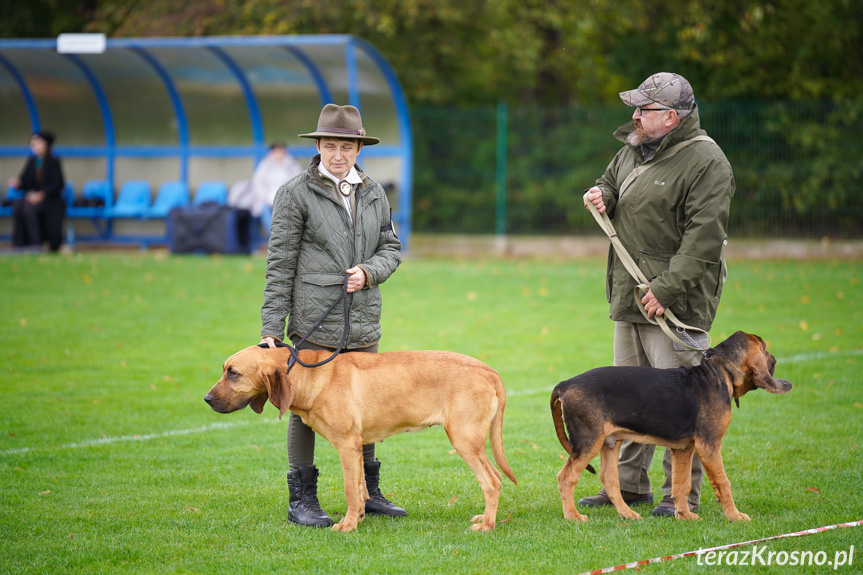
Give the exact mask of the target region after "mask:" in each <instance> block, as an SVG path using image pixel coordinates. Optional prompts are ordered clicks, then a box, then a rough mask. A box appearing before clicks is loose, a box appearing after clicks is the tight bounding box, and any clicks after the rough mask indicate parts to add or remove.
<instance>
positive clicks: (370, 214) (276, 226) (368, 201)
mask: <svg viewBox="0 0 863 575" xmlns="http://www.w3.org/2000/svg"><path fill="white" fill-rule="evenodd" d="M299 136H300V137H301V138H311V139H314V140H315V145H316V146H317V150H318V155H316V156H315V157H314V158H312V161H311V163H310V164H309V167H308V168H307V169H306V170H305V171H304V172H302V173H301V174H299V175H297V176H295V177H294V178H292V179H291V180H290V181H288V182H287V183H285V184H284V185H282V186H281V187H280V188H279V190H278V192H276V197H275V201H274V204H273V220H272V227H271V233H270V240H269V245H268V248H267V283H266V288H265V290H264V305H263V307H262V308H261V319H262V323H263V327H262V329H261V343H262V344H267V345H269V346H270V347H275V346H276V342H282V341H283V340H284V338H285V336H286V334H287V337H288V338H290V339H291V340H292V342H293V344H294V346H295V347H297V348H298V349H313V350H329V351H333V352H334V351H335V350H336V349H338V348H339V344H340V343H341V342H342V340H343V339H344V345H343V348H342V353H345V352H370V353H377V351H378V342H379V341H380V338H381V325H380V317H381V293H380V289H379V286H380V284H382V283H383V282H384V281H386V280H387V278H389V277H390V275H392V273H393V272H395V270H396V268H397V267H398V266H399V264H400V263H401V242H400V241H399V239H398V237H396V234H395V230H394V229H393V224H392V218H391V213H392V211H391V210H390V205H389V201H388V200H387V196H386V194H385V193H384V189H383V187H382V186H381V185H380V184H379V183H378V182H376V181H375V180H373V179H372V178H371V177H370V176H369V175H368V174H366V173H365V172H364V171H363V170H362V168H360V166H359V165H358V164H357V163H356V162H357V157H358V156H359V154H360V152H361V151H362V149H363V146H371V145H374V144H377V143H378V142H380V140H379V139H378V138H373V137H371V136H367V135H366V131H365V129H364V128H363V124H362V118H361V117H360V112H359V110H358V109H357V108H355V107H353V106H337V105H335V104H327V105H326V106H324V108H323V110H322V111H321V114H320V118H319V119H318V127H317V130H315V131H314V132H311V133H308V134H300V135H299ZM346 274H348V275H349V277H348V284H347V292H348V295H347V296H346V297H347V298H348V306H349V310H350V311H349V316H350V317H349V328H348V331H347V333H344V332H345V317H344V315H343V311H342V310H343V307H342V306H341V305H338V306H336V307H335V308H334V309H333V310H332V312H331V313H329V314H328V315H327V317H326V318H325V319H323V321H322V323H321V325H320V327H319V328H318V329H314V326H315V322H316V321H318V320H319V319H321V317H322V316H323V315H324V314H325V312H326V311H327V309H328V308H329V307H330V305H331V304H332V303H333V302H334V301H336V299H337V298H338V297H339V295H340V294H341V293H342V289H343V283H344V279H345V275H346ZM288 317H290V320H289V322H288V325H287V331H286V330H285V320H286V318H288ZM306 336H308V338H307V339H305V341H304V342H302V345H297V344H298V343H300V341H301V340H302V339H303V338H304V337H306ZM287 439H288V460H289V471H288V489H289V491H290V497H289V500H290V504H289V510H288V520H289V521H291V522H293V523H297V524H299V525H304V526H308V527H328V526H330V525H332V524H333V521H332V519H331V518H330V516H329V515H327V514H326V513H325V512H324V511H323V510H322V509H321V506H320V503H319V502H318V498H317V478H318V469H317V468H316V467H315V465H314V454H315V432H314V431H313V430H312V429H311V428H310V427H309V426H307V425H306V424H304V423H303V421H302V419H301V418H300V417H299V416H297V415H295V414H293V413H291V415H290V420H289V422H288V438H287ZM363 464H364V469H365V477H366V485H367V488H368V491H369V496H370V499H369V500H368V501H367V502H366V513H368V514H377V515H388V516H392V517H401V516H404V515H406V514H407V513H406V511H405V510H404V509H402V508H400V507H397V506H396V505H394V504H393V503H392V502H390V501H388V500H387V499H386V498H385V497H384V496H383V494H382V493H381V490H380V487H379V479H380V475H379V473H380V466H381V464H380V461H378V460H377V459H376V458H375V446H374V444H369V445H364V446H363Z"/></svg>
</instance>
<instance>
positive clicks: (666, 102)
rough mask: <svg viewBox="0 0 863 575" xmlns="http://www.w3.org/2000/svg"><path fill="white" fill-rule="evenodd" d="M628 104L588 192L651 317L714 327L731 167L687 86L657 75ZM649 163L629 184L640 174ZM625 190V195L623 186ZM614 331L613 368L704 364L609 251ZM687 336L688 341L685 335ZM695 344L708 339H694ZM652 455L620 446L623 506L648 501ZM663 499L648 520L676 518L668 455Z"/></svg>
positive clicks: (693, 497) (625, 96)
mask: <svg viewBox="0 0 863 575" xmlns="http://www.w3.org/2000/svg"><path fill="white" fill-rule="evenodd" d="M620 98H621V99H622V100H623V103H624V104H626V105H627V106H630V107H634V108H635V111H634V112H633V114H632V121H630V122H628V123H626V124H624V125H623V126H621V127H620V128H618V129H617V131H615V133H614V135H615V137H616V138H617V139H618V140H620V141H621V142H624V143H625V144H626V146H624V147H623V148H622V149H621V150H620V151H619V152H618V153H617V155H615V157H614V159H613V160H612V161H611V163H610V164H609V165H608V168H607V169H606V171H605V173H604V174H603V175H602V177H601V178H599V179H598V180H597V182H596V186H594V187H592V188H590V189H589V190H587V192H586V193H585V194H584V198H583V199H584V203H585V207H587V202H591V203H592V204H593V205H594V206H596V208H597V210H598V211H599V212H600V213H603V212H606V211H607V212H608V215H609V217H611V218H612V219H613V220H614V225H615V228H616V230H617V233H618V237H619V239H620V241H621V243H622V244H623V245H624V247H625V248H626V251H627V252H629V255H630V256H631V257H632V259H633V260H634V261H635V262H638V265H639V267H640V268H641V270H642V271H643V272H644V275H645V276H646V277H647V278H649V280H650V290H649V291H648V292H647V294H646V295H644V296H643V298H642V300H641V301H642V302H643V303H644V305H645V308H646V310H647V313H648V316H649V317H650V318H653V317H654V316H655V315H662V314H663V313H664V312H665V310H666V309H669V310H671V311H673V312H674V314H675V315H676V317H677V318H678V319H679V320H680V322H682V323H684V324H688V325H690V326H692V327H695V328H698V329H701V330H704V331H705V332H707V331H709V330H710V327H711V325H712V323H713V320H714V318H715V315H716V310H717V307H718V306H719V298H720V295H721V294H722V285H723V283H724V281H725V277H726V267H725V260H724V258H723V249H724V248H723V246H724V245H725V244H726V243H727V242H726V236H727V233H726V230H727V227H728V213H729V208H730V205H731V198H732V196H733V195H734V190H735V183H734V174H733V173H732V170H731V165H730V164H729V162H728V160H727V159H726V157H725V154H724V153H723V152H722V150H721V149H720V148H719V146H718V145H717V144H716V143H715V142H713V140H710V139H709V138H707V139H705V140H702V139H701V138H698V137H700V136H706V132H705V131H704V130H702V129H701V125H700V119H699V115H698V107H697V105H696V104H695V96H694V94H693V91H692V87H691V86H690V85H689V82H687V81H686V79H685V78H683V77H682V76H680V75H679V74H672V73H667V72H662V73H658V74H653V75H651V76H650V77H649V78H647V79H646V80H645V81H644V82H643V83H642V84H641V85H640V86H639V87H638V88H636V89H635V90H630V91H627V92H621V93H620ZM639 166H645V167H647V166H651V167H650V168H649V169H647V170H646V171H645V172H643V175H640V176H638V177H637V178H636V179H634V181H632V183H631V184H629V185H628V187H625V188H624V187H623V186H624V181H625V180H626V179H627V176H628V175H629V174H630V173H631V172H633V170H634V169H635V168H636V167H639ZM622 188H623V189H622ZM606 286H607V287H606V290H607V294H606V295H607V298H608V301H609V303H610V304H611V313H610V318H611V319H612V320H613V321H614V322H615V326H614V365H635V366H650V367H655V368H674V367H681V366H687V367H688V366H694V365H698V364H700V363H701V359H702V354H701V353H700V352H698V351H693V350H690V349H687V348H684V347H682V346H680V345H679V344H677V343H672V341H671V339H670V338H668V337H667V336H666V335H665V334H664V333H663V331H662V330H661V329H660V328H659V327H658V326H656V325H653V324H651V323H649V322H648V321H647V320H646V319H645V318H644V316H643V315H642V313H641V311H640V310H639V308H638V307H637V303H636V301H635V297H634V295H633V294H634V290H635V287H636V280H635V279H634V278H633V277H632V276H631V275H630V274H629V272H628V271H627V270H626V268H625V267H624V265H623V263H622V262H621V261H620V259H619V258H618V257H616V254H615V253H614V251H613V250H612V248H609V264H608V272H607V282H606ZM681 337H682V338H683V339H686V335H682V336H681ZM692 340H694V341H692V342H693V343H696V344H697V346H698V347H706V345H707V341H708V336H707V334H706V333H704V334H697V335H696V334H692ZM655 449H656V447H655V446H653V445H641V444H637V443H633V442H631V441H626V442H624V443H623V445H622V447H621V449H620V457H619V461H618V469H619V472H620V488H621V492H622V494H623V498H624V500H625V501H626V502H627V503H628V504H638V503H652V502H653V494H652V492H651V486H650V479H649V477H648V469H649V467H650V462H651V460H652V458H653V452H654V450H655ZM663 469H664V471H665V477H666V479H665V483H664V484H663V486H662V494H663V498H662V502H661V503H660V504H659V505H657V506H656V507H655V508H654V510H653V514H654V515H674V499H673V498H672V496H671V458H670V455H669V453H668V450H666V453H665V457H664V459H663ZM702 476H703V470H702V466H701V463H700V462H699V461H698V458H697V457H694V458H693V465H692V491H691V492H690V495H689V504H690V507H691V508H692V509H693V511H694V510H695V509H697V507H698V505H699V502H700V497H701V480H702ZM578 503H579V504H580V505H586V506H588V507H598V506H605V505H611V501H610V499H609V498H608V495H607V494H606V493H605V491H604V490H602V491H600V492H599V494H598V495H596V496H593V497H585V498H583V499H581V500H579V502H578Z"/></svg>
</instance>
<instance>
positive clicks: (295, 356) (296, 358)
mask: <svg viewBox="0 0 863 575" xmlns="http://www.w3.org/2000/svg"><path fill="white" fill-rule="evenodd" d="M350 277H351V274H345V282H344V284H343V285H342V293H341V295H339V297H338V298H336V301H334V302H333V303H332V305H330V307H329V309H327V311H325V312H324V315H322V316H321V319H319V320H318V321H316V322H315V325H313V326H312V329H311V330H309V333H307V334H306V335H305V336H303V338H302V339H301V340H300V341H298V342H297V345H296V346H290V345H288V344H286V343H283V342H281V341H277V342H276V347H286V348H288V350H289V351H290V352H291V359H289V360H288V373H290V372H291V368H292V367H294V363H299V364H300V365H302V366H303V367H320V366H322V365H324V364H325V363H329V362H331V361H332V360H334V359H335V358H336V356H337V355H339V353H341V351H342V348H343V347H344V346H345V341H347V339H348V329H349V327H350V317H349V316H348V279H350ZM340 301H343V302H344V314H345V329H344V331H343V332H342V340H341V341H340V342H339V346H338V347H337V348H336V351H334V352H333V355H331V356H330V357H328V358H327V359H325V360H323V361H319V362H317V363H305V362H304V361H303V360H301V359H300V354H299V351H297V348H298V347H300V346H301V345H303V343H305V341H306V340H307V339H308V338H309V336H310V335H312V334H313V333H315V330H316V329H318V328H320V327H321V324H322V323H323V322H324V320H325V319H327V316H328V315H330V312H331V311H333V310H334V309H336V306H337V305H338V303H339V302H340ZM258 347H261V348H264V349H266V348H268V347H269V346H268V345H267V344H265V343H259V344H258Z"/></svg>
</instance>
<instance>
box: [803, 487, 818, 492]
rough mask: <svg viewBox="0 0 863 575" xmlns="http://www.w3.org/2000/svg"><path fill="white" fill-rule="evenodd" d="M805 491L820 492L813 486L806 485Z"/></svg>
mask: <svg viewBox="0 0 863 575" xmlns="http://www.w3.org/2000/svg"><path fill="white" fill-rule="evenodd" d="M806 491H814V492H815V493H821V490H820V489H815V488H814V487H807V488H806Z"/></svg>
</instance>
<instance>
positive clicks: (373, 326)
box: [261, 156, 401, 349]
mask: <svg viewBox="0 0 863 575" xmlns="http://www.w3.org/2000/svg"><path fill="white" fill-rule="evenodd" d="M318 164H320V156H316V157H315V158H313V159H312V161H311V164H310V165H309V168H308V169H307V170H306V171H305V172H303V173H302V174H299V175H298V176H296V177H295V178H293V179H292V180H290V181H289V182H287V183H286V184H285V185H283V186H282V187H281V188H279V191H278V192H277V193H276V198H275V201H274V204H273V222H272V231H271V234H270V241H269V245H268V248H267V283H266V288H265V289H264V305H263V307H262V308H261V321H262V326H263V327H262V329H261V337H267V336H269V337H273V338H275V339H277V340H279V341H283V340H284V339H285V320H286V318H288V317H290V321H289V323H288V329H287V337H288V338H291V337H293V336H301V337H302V336H305V335H306V334H307V333H309V332H310V331H311V330H312V328H313V326H314V324H315V322H316V321H318V320H319V319H320V318H321V316H322V315H323V314H324V312H325V311H326V310H327V308H329V307H330V305H331V304H332V303H333V302H334V301H336V299H337V298H338V297H339V294H341V293H342V287H343V284H344V279H345V270H347V269H349V268H352V267H355V266H359V267H361V268H363V270H364V271H365V273H366V286H365V288H363V289H362V290H359V291H356V292H354V293H352V294H348V296H347V297H348V303H349V305H350V311H349V314H348V315H349V316H350V324H349V328H348V334H347V338H346V343H345V348H346V349H355V348H362V347H368V346H370V345H372V344H374V343H376V342H378V341H379V340H380V338H381V324H380V319H381V293H380V289H379V287H378V286H379V285H380V284H382V283H383V282H384V281H386V279H387V278H389V277H390V275H392V273H393V272H394V271H395V270H396V268H397V267H398V266H399V264H400V263H401V253H400V252H401V242H400V241H399V239H398V238H397V237H396V234H395V231H394V229H393V226H392V219H391V210H390V205H389V201H388V200H387V196H386V194H385V193H384V190H383V187H382V186H381V185H380V184H379V183H378V182H376V181H375V180H373V179H372V178H370V177H369V176H368V175H367V174H365V172H363V171H362V170H361V169H360V167H359V166H356V168H357V172H358V173H359V175H360V177H361V178H362V180H363V181H362V183H361V184H359V185H358V186H357V189H356V192H355V193H356V208H355V215H354V221H353V222H351V218H350V216H349V214H348V212H347V210H346V209H345V208H344V206H343V205H342V203H341V200H339V199H337V196H336V191H335V184H334V183H333V182H332V180H330V179H328V178H325V177H323V176H322V175H321V174H320V172H319V171H318ZM344 320H345V316H344V307H343V304H342V303H339V304H338V305H337V306H336V307H335V309H333V311H332V312H331V313H330V314H329V315H328V316H327V318H326V319H325V320H324V322H323V324H322V325H321V327H320V328H319V329H317V330H315V333H313V334H311V336H310V337H309V338H308V340H307V341H310V342H312V343H316V344H318V345H322V346H328V347H333V348H334V347H337V346H338V344H339V341H340V340H341V338H342V334H343V332H344Z"/></svg>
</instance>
